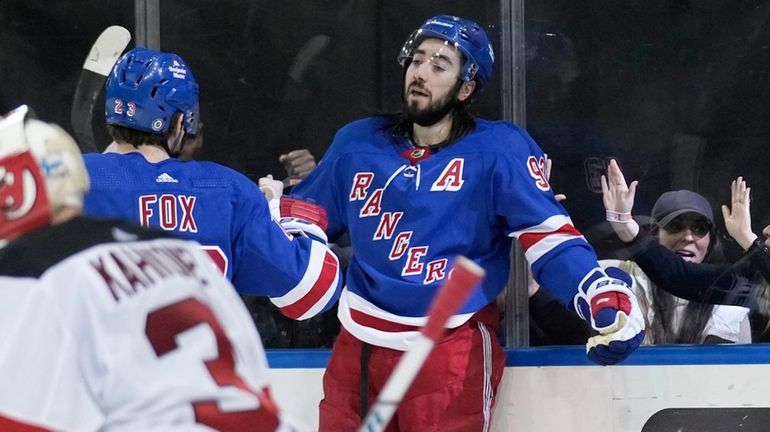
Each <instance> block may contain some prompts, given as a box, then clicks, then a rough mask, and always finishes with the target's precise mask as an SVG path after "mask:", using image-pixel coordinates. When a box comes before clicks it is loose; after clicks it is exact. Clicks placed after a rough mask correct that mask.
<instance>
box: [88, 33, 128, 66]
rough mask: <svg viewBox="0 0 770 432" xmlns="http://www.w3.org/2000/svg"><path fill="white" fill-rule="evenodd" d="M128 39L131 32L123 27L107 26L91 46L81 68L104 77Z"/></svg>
mask: <svg viewBox="0 0 770 432" xmlns="http://www.w3.org/2000/svg"><path fill="white" fill-rule="evenodd" d="M130 41H131V32H129V31H128V30H127V29H126V28H125V27H122V26H119V25H114V26H109V27H107V28H106V29H104V31H103V32H102V34H100V35H99V37H98V38H96V42H94V44H93V46H91V51H90V52H89V53H88V56H87V57H86V61H85V62H84V63H83V69H85V70H89V71H91V72H96V73H98V74H99V75H101V76H105V77H106V76H107V75H109V73H110V69H112V66H113V65H114V64H115V62H116V61H117V60H118V57H120V55H121V54H122V53H123V50H125V49H126V47H127V46H128V43H129V42H130Z"/></svg>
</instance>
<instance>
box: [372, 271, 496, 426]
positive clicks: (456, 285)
mask: <svg viewBox="0 0 770 432" xmlns="http://www.w3.org/2000/svg"><path fill="white" fill-rule="evenodd" d="M484 274H485V272H484V269H482V268H481V267H479V266H478V265H477V264H476V263H474V262H473V261H471V260H469V259H468V258H465V257H463V256H458V257H457V260H456V261H455V265H454V267H453V268H452V271H451V275H450V278H449V280H447V282H446V283H445V284H444V286H443V287H442V288H441V289H440V291H439V292H438V294H437V295H436V298H435V299H434V300H433V304H432V305H431V307H430V310H429V311H428V321H427V322H426V323H425V326H423V328H422V329H420V335H419V337H418V339H417V342H416V343H415V344H414V345H413V346H412V348H411V349H410V350H409V351H407V352H405V353H404V355H403V356H402V357H401V359H400V360H399V362H398V364H397V365H396V368H395V370H393V373H392V374H391V375H390V378H388V381H387V382H386V383H385V387H383V389H382V391H381V392H380V394H379V396H378V397H377V401H376V402H375V403H374V405H372V408H371V409H370V410H369V413H368V414H367V415H366V418H365V419H364V422H363V423H362V424H361V428H360V429H359V432H382V431H383V430H385V427H386V426H387V425H388V422H390V419H391V418H392V417H393V414H394V413H395V412H396V408H398V405H399V404H400V403H401V399H403V397H404V394H406V391H407V390H408V389H409V386H411V384H412V381H414V378H415V377H416V376H417V373H418V372H419V371H420V369H421V368H422V365H423V363H425V359H427V358H428V355H429V354H430V352H431V350H432V349H433V346H434V345H435V344H436V342H438V341H439V339H441V336H443V335H444V330H445V328H444V325H445V324H446V322H447V320H448V319H449V317H450V316H451V315H453V314H454V313H455V312H456V311H457V310H458V309H459V308H460V307H461V306H462V305H463V304H464V303H465V301H466V300H467V299H468V296H469V295H470V293H471V291H473V289H474V288H475V287H476V286H477V285H478V284H479V282H481V280H482V279H483V278H484Z"/></svg>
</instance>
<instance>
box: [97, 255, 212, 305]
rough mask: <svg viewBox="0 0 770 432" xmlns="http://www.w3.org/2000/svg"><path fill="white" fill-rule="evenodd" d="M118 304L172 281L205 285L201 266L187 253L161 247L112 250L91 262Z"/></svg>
mask: <svg viewBox="0 0 770 432" xmlns="http://www.w3.org/2000/svg"><path fill="white" fill-rule="evenodd" d="M89 263H90V264H91V266H92V267H93V269H94V270H96V272H97V273H98V274H99V276H100V277H101V278H102V280H103V281H104V284H105V286H106V287H107V289H108V290H109V292H110V294H111V295H112V297H113V299H115V301H116V302H120V301H121V300H123V299H125V298H128V297H132V296H135V295H137V294H139V293H141V292H142V291H143V290H148V289H150V288H152V287H153V285H155V284H157V283H159V282H161V281H163V280H165V279H169V278H173V277H183V278H193V279H195V280H197V281H198V282H199V283H201V284H203V285H206V284H208V281H207V279H206V277H205V276H203V273H201V274H200V275H199V274H198V263H197V262H196V260H195V258H194V257H193V256H191V255H190V252H189V251H188V250H185V249H184V248H181V247H174V246H161V245H141V246H139V245H130V246H129V245H126V246H124V247H119V248H111V249H109V250H107V251H106V252H105V253H103V254H101V255H99V256H98V257H96V258H95V259H92V260H90V261H89Z"/></svg>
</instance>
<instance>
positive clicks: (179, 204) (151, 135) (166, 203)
mask: <svg viewBox="0 0 770 432" xmlns="http://www.w3.org/2000/svg"><path fill="white" fill-rule="evenodd" d="M198 93H199V89H198V83H197V82H196V81H195V78H194V77H193V74H192V72H191V70H190V69H189V67H188V66H187V64H186V63H185V62H184V60H182V58H180V57H179V56H178V55H176V54H172V53H164V52H159V51H152V50H147V49H144V48H134V49H132V50H130V51H129V52H127V53H126V54H124V55H123V56H122V57H121V58H120V59H119V60H118V62H117V64H116V65H115V67H114V68H113V71H112V73H111V74H110V76H109V77H108V79H107V84H106V98H105V99H106V101H105V104H106V105H105V115H106V120H107V127H108V130H109V132H110V134H111V135H112V137H113V139H114V140H115V142H114V143H113V144H111V147H110V148H111V153H105V154H87V155H85V156H84V158H85V163H86V167H87V169H88V171H89V175H90V177H91V191H90V192H89V193H88V194H87V195H86V198H85V211H86V214H88V215H89V216H103V217H120V218H123V219H128V220H130V221H133V222H138V223H140V224H141V225H143V226H149V227H155V228H159V229H161V230H164V231H168V232H172V233H174V234H176V235H179V236H181V237H185V238H190V239H194V240H197V241H198V242H199V243H201V244H202V245H203V247H204V249H205V250H206V251H207V252H208V253H209V255H210V256H211V257H212V259H213V260H214V262H215V263H216V264H217V265H218V266H219V267H220V269H221V271H222V272H223V273H224V274H225V275H227V277H228V278H229V279H230V280H231V281H232V282H233V285H234V286H235V287H236V289H237V290H238V292H239V293H240V294H242V295H260V296H268V297H270V299H271V301H272V302H273V304H275V305H276V306H277V307H279V308H280V310H281V311H282V312H283V313H284V314H285V315H286V316H288V317H290V318H295V319H305V318H309V317H312V316H314V315H316V314H318V313H320V312H322V311H324V310H327V309H328V308H330V307H331V306H332V305H333V304H334V303H335V302H336V300H337V298H338V296H339V292H340V288H341V274H340V270H339V262H338V260H337V258H336V256H335V255H334V254H333V253H332V252H331V251H330V250H329V248H328V247H327V245H326V237H325V235H324V233H323V230H322V227H323V225H325V219H324V218H325V216H324V215H323V212H322V211H315V212H313V211H311V212H304V213H303V217H302V218H298V217H291V216H296V215H293V214H292V211H293V210H294V209H297V208H300V209H305V208H306V207H307V208H311V209H313V206H312V205H309V204H306V203H301V202H298V201H292V200H287V201H286V203H285V205H284V206H282V207H283V209H284V210H286V214H285V216H288V218H286V219H282V220H281V222H280V225H279V223H278V222H277V221H276V220H274V218H273V217H271V213H270V210H269V208H268V204H267V201H266V200H265V197H264V196H263V194H262V192H261V191H260V190H259V188H258V187H257V185H256V184H254V183H253V182H252V181H251V180H249V179H248V178H246V177H245V176H244V175H242V174H240V173H238V172H236V171H234V170H232V169H230V168H227V167H225V166H222V165H219V164H216V163H212V162H197V161H188V162H183V161H180V160H178V159H176V158H175V157H174V156H176V155H178V154H179V153H180V152H181V151H182V149H183V146H184V145H185V142H186V141H188V140H187V139H188V138H190V137H195V135H196V134H197V133H198V131H199V125H200V118H199V110H198ZM276 219H278V218H276ZM287 232H288V233H293V234H295V235H289V234H287Z"/></svg>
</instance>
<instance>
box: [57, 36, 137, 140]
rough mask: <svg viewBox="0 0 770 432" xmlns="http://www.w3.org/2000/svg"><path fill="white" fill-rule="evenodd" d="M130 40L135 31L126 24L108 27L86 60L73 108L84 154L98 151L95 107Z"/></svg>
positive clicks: (72, 114) (71, 112)
mask: <svg viewBox="0 0 770 432" xmlns="http://www.w3.org/2000/svg"><path fill="white" fill-rule="evenodd" d="M129 41H131V33H130V32H129V31H128V30H126V29H125V28H124V27H121V26H118V25H114V26H110V27H107V28H106V29H105V30H104V31H103V32H102V34H100V35H99V37H98V38H96V42H94V44H93V46H91V51H89V53H88V57H86V61H85V62H84V63H83V71H82V72H81V73H80V79H78V85H77V87H76V88H75V97H74V98H73V100H72V110H71V111H70V122H71V124H72V130H73V131H74V132H75V138H76V140H77V142H78V145H80V150H81V151H82V152H83V153H92V152H97V151H98V150H97V148H96V144H95V143H94V130H93V113H94V107H95V106H96V100H97V98H98V97H99V93H100V92H101V90H102V88H103V87H104V79H105V78H106V77H107V75H109V73H110V70H111V69H112V66H113V65H114V64H115V62H116V61H117V59H118V57H119V56H120V55H121V54H122V53H123V50H124V49H126V46H128V42H129Z"/></svg>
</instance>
